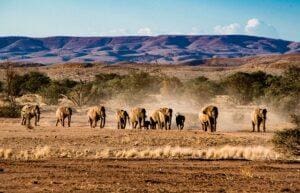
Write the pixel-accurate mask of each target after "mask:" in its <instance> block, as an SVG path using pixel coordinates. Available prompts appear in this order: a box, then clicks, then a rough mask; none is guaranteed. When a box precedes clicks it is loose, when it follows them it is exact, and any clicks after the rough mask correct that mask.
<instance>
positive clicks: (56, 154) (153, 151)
mask: <svg viewBox="0 0 300 193" xmlns="http://www.w3.org/2000/svg"><path fill="white" fill-rule="evenodd" d="M47 158H83V159H107V158H116V159H117V158H122V159H204V160H207V159H208V160H224V159H241V160H244V159H245V160H276V159H279V158H280V157H279V154H278V153H276V152H274V151H273V150H272V149H271V148H268V147H263V146H253V147H244V146H223V147H211V148H208V149H195V148H187V147H179V146H176V147H171V146H165V147H156V148H150V147H147V148H140V149H138V148H130V149H110V148H104V149H100V150H91V149H84V150H75V149H67V148H60V149H57V150H53V149H51V148H50V147H49V146H44V147H37V148H35V149H33V150H20V151H13V150H11V149H3V148H2V149H0V159H17V160H39V159H47Z"/></svg>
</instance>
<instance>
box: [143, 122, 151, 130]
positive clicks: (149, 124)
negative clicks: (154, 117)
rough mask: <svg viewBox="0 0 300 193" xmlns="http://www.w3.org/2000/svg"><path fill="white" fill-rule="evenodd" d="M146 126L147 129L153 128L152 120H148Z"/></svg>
mask: <svg viewBox="0 0 300 193" xmlns="http://www.w3.org/2000/svg"><path fill="white" fill-rule="evenodd" d="M144 128H145V129H147V130H149V128H152V125H151V121H148V120H146V121H145V122H144Z"/></svg>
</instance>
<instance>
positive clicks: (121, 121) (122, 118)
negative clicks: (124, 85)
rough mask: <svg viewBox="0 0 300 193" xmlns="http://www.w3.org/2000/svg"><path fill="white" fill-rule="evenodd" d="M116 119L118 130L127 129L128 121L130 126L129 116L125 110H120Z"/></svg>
mask: <svg viewBox="0 0 300 193" xmlns="http://www.w3.org/2000/svg"><path fill="white" fill-rule="evenodd" d="M116 119H117V122H118V129H125V127H126V123H127V120H128V124H130V118H129V115H128V113H127V111H125V110H118V111H117V114H116Z"/></svg>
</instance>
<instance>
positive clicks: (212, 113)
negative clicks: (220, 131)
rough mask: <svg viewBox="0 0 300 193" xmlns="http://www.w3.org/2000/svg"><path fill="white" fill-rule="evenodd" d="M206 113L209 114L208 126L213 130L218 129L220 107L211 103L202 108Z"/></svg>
mask: <svg viewBox="0 0 300 193" xmlns="http://www.w3.org/2000/svg"><path fill="white" fill-rule="evenodd" d="M202 113H203V114H204V115H207V119H208V126H209V128H210V131H211V132H216V131H217V118H218V115H219V110H218V107H216V106H213V105H209V106H207V107H205V108H204V109H203V110H202Z"/></svg>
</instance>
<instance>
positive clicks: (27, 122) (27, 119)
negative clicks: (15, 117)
mask: <svg viewBox="0 0 300 193" xmlns="http://www.w3.org/2000/svg"><path fill="white" fill-rule="evenodd" d="M26 127H27V128H28V129H30V117H29V116H27V117H26Z"/></svg>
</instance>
